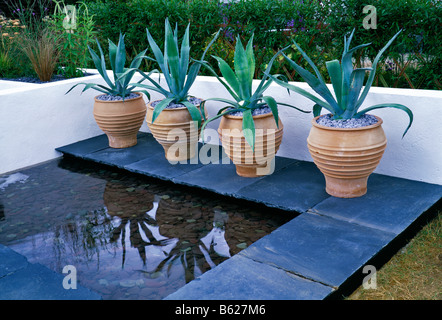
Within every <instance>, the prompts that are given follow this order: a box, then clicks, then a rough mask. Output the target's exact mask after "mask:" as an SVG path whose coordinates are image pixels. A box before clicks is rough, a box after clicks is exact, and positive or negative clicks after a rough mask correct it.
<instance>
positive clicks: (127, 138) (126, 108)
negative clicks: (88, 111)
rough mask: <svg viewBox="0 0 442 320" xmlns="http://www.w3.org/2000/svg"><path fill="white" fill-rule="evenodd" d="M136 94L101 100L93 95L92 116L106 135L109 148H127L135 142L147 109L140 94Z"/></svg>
mask: <svg viewBox="0 0 442 320" xmlns="http://www.w3.org/2000/svg"><path fill="white" fill-rule="evenodd" d="M136 93H138V92H136ZM138 94H139V96H138V97H136V98H132V99H126V100H124V101H122V100H120V101H102V100H98V99H97V97H98V96H97V97H95V103H94V118H95V121H96V122H97V124H98V127H100V129H101V130H103V131H104V133H105V134H106V135H107V137H108V139H109V146H110V147H111V148H128V147H132V146H134V145H136V144H137V134H138V131H139V130H140V128H141V125H142V124H143V121H144V119H145V117H146V109H147V108H146V103H145V102H144V100H143V96H142V94H141V93H138Z"/></svg>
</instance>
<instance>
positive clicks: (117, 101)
mask: <svg viewBox="0 0 442 320" xmlns="http://www.w3.org/2000/svg"><path fill="white" fill-rule="evenodd" d="M132 93H137V94H139V96H138V97H135V98H130V99H125V100H124V101H123V100H112V101H109V100H98V99H97V98H98V97H100V96H104V95H108V94H107V93H102V94H99V95H96V96H95V97H94V100H95V101H96V102H104V103H121V102H126V101H133V100H137V99H142V98H143V94H142V93H141V92H138V91H133V92H132Z"/></svg>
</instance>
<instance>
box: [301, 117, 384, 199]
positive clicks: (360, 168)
mask: <svg viewBox="0 0 442 320" xmlns="http://www.w3.org/2000/svg"><path fill="white" fill-rule="evenodd" d="M318 118H319V117H316V118H314V119H313V120H312V128H311V130H310V134H309V136H308V138H307V145H308V149H309V151H310V154H311V156H312V158H313V161H314V163H315V164H316V165H317V167H318V168H319V170H321V172H322V173H323V174H324V176H325V182H326V191H327V193H328V194H330V195H332V196H334V197H339V198H355V197H360V196H362V195H364V194H366V193H367V180H368V177H369V176H370V174H371V173H372V172H373V171H374V169H375V168H376V167H377V165H378V164H379V162H380V160H381V158H382V155H383V153H384V150H385V147H386V145H387V138H386V137H385V133H384V130H383V129H382V119H381V118H379V117H376V119H377V120H378V122H377V123H375V124H372V125H370V126H366V127H361V128H331V127H326V126H322V125H319V124H318V123H317V122H316V120H317V119H318Z"/></svg>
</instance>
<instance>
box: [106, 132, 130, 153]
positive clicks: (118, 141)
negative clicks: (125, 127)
mask: <svg viewBox="0 0 442 320" xmlns="http://www.w3.org/2000/svg"><path fill="white" fill-rule="evenodd" d="M105 133H106V132H105ZM106 136H107V138H108V140H109V147H111V148H115V149H123V148H129V147H133V146H134V145H136V144H137V136H135V137H134V136H133V135H131V136H128V137H122V136H115V135H112V134H110V133H106Z"/></svg>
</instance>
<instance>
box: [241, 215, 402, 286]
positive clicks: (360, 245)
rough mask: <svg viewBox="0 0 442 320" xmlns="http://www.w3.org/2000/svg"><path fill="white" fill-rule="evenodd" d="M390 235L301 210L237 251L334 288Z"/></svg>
mask: <svg viewBox="0 0 442 320" xmlns="http://www.w3.org/2000/svg"><path fill="white" fill-rule="evenodd" d="M394 237H395V235H394V234H392V233H387V232H384V231H381V230H377V229H372V228H367V227H363V226H360V225H357V224H353V223H348V222H345V221H339V220H336V219H332V218H330V217H324V216H318V215H313V214H309V213H304V214H301V215H300V216H298V217H296V218H294V219H293V220H291V221H290V222H288V223H286V224H285V225H283V226H281V227H279V228H278V229H276V230H275V231H273V232H272V233H271V234H270V235H268V236H266V237H263V238H261V239H260V240H258V241H257V242H255V243H253V244H252V245H251V246H250V247H248V248H247V249H245V250H243V251H241V252H240V253H239V254H240V255H244V256H246V257H248V258H250V259H253V260H255V261H260V262H262V263H267V264H271V265H273V266H277V267H279V268H283V269H284V270H287V271H290V272H293V273H295V274H299V275H302V276H304V277H307V278H308V279H312V280H314V281H318V282H320V283H323V284H326V285H329V286H332V287H335V288H337V287H339V286H340V285H341V284H342V283H343V282H344V281H345V280H346V279H347V278H349V277H350V276H351V275H352V274H353V273H354V272H356V271H357V270H358V269H359V268H360V267H361V266H363V265H365V264H366V263H367V261H368V260H370V259H371V258H372V257H373V256H374V255H375V254H376V253H377V252H379V251H380V250H381V249H382V248H383V247H384V246H386V245H387V244H388V243H389V242H390V241H391V240H392V239H393V238H394Z"/></svg>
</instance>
